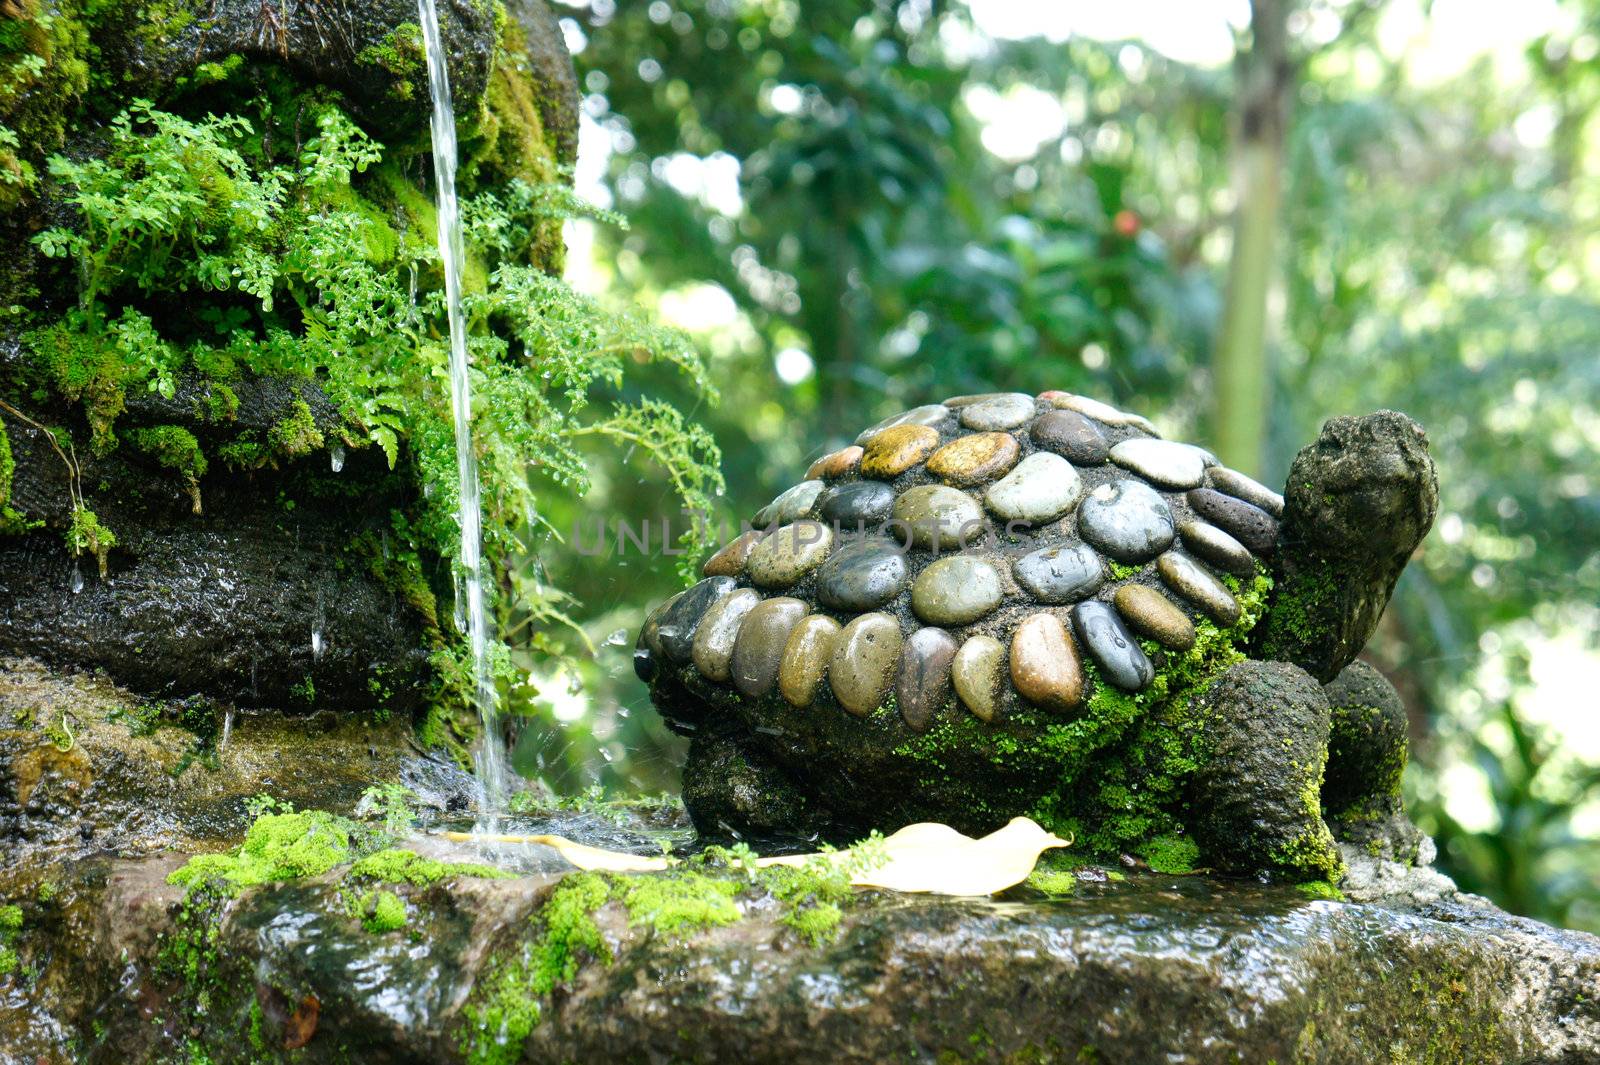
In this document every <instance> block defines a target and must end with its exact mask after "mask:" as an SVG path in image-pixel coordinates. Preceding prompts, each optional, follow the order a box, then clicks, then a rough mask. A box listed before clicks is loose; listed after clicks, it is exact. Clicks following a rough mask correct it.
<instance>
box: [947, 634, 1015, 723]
mask: <svg viewBox="0 0 1600 1065" xmlns="http://www.w3.org/2000/svg"><path fill="white" fill-rule="evenodd" d="M1005 664H1006V648H1005V644H1003V643H1001V642H1000V641H999V640H997V639H995V638H994V637H993V636H983V635H979V636H974V637H972V638H971V639H969V640H967V642H966V643H964V644H962V645H961V650H959V651H957V652H956V657H955V659H954V661H952V662H951V663H950V680H951V682H952V683H953V684H954V685H955V689H956V695H957V696H958V697H959V698H960V699H961V701H962V702H963V703H965V704H966V707H967V709H968V710H971V711H972V713H973V716H975V717H976V718H977V719H978V720H979V721H984V722H992V721H994V720H996V719H997V718H998V717H999V716H1000V707H1001V705H1002V703H1001V698H1002V694H1001V688H1000V683H1001V680H1002V679H1003V671H1004V670H1005Z"/></svg>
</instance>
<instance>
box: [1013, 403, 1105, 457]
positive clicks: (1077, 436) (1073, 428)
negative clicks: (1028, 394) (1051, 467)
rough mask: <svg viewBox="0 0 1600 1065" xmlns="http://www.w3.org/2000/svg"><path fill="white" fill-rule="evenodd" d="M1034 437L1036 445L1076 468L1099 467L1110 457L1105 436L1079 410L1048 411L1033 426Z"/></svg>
mask: <svg viewBox="0 0 1600 1065" xmlns="http://www.w3.org/2000/svg"><path fill="white" fill-rule="evenodd" d="M1031 434H1032V437H1033V442H1034V445H1035V446H1037V447H1041V448H1044V449H1045V450H1047V451H1053V452H1055V453H1056V454H1057V455H1060V456H1061V457H1062V458H1064V459H1066V460H1067V461H1069V462H1071V463H1073V464H1074V465H1078V466H1098V465H1100V464H1101V463H1102V462H1104V461H1106V459H1107V458H1108V457H1109V456H1110V448H1109V447H1108V446H1107V444H1106V436H1105V434H1104V433H1103V432H1101V431H1100V429H1099V428H1098V427H1097V426H1096V425H1095V424H1094V423H1093V422H1091V421H1090V420H1089V419H1088V418H1085V417H1084V416H1083V415H1081V414H1079V413H1077V412H1076V411H1070V410H1053V411H1047V412H1046V413H1044V414H1042V415H1040V416H1039V419H1038V421H1036V422H1034V423H1033V428H1032V430H1031Z"/></svg>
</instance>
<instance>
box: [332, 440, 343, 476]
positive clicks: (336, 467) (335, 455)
mask: <svg viewBox="0 0 1600 1065" xmlns="http://www.w3.org/2000/svg"><path fill="white" fill-rule="evenodd" d="M328 454H329V457H330V459H331V460H332V465H333V472H334V473H338V472H340V471H341V470H343V469H344V445H343V444H335V445H333V450H332V451H330V452H329V453H328Z"/></svg>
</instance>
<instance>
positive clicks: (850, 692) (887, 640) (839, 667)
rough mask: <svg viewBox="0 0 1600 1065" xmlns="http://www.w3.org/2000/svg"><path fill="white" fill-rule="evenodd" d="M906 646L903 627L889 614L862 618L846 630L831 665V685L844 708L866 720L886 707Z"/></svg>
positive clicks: (862, 616)
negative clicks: (904, 644)
mask: <svg viewBox="0 0 1600 1065" xmlns="http://www.w3.org/2000/svg"><path fill="white" fill-rule="evenodd" d="M902 642H903V641H902V639H901V636H900V623H899V622H898V621H896V620H895V619H894V618H892V617H890V616H889V615H888V614H862V615H861V616H860V617H858V618H854V619H852V620H851V622H850V624H848V625H846V626H845V627H844V630H843V631H842V632H840V633H839V638H838V640H837V641H835V643H834V648H833V658H832V659H831V660H830V661H829V663H828V684H829V686H830V687H832V689H833V695H834V698H836V699H838V700H839V705H840V706H842V707H844V708H845V710H847V711H848V712H850V713H852V714H855V715H856V716H857V717H865V716H866V715H867V714H870V713H872V711H874V710H876V709H877V708H878V707H879V706H880V705H881V704H882V703H883V700H884V697H885V696H886V695H888V694H889V686H890V684H891V683H893V681H894V676H895V671H896V669H897V668H898V667H899V664H900V645H901V643H902Z"/></svg>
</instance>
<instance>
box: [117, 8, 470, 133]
mask: <svg viewBox="0 0 1600 1065" xmlns="http://www.w3.org/2000/svg"><path fill="white" fill-rule="evenodd" d="M127 10H128V14H129V16H131V17H129V18H127V19H126V20H125V21H119V22H113V23H111V24H110V25H106V26H102V27H101V28H100V30H99V41H98V42H97V43H98V44H99V45H100V47H101V50H102V56H103V62H104V63H105V64H106V65H107V66H108V67H110V68H111V70H112V71H113V72H116V73H120V74H122V75H123V76H124V77H125V78H128V79H130V80H136V81H138V82H140V83H142V84H144V85H145V86H146V87H147V88H146V91H147V92H148V91H151V90H156V91H159V90H160V89H161V88H164V87H165V86H167V85H169V84H170V83H171V82H173V81H175V80H176V79H178V78H181V77H184V76H186V75H188V74H190V73H192V72H193V71H194V69H195V68H196V67H198V66H199V65H201V64H202V63H215V62H220V61H222V60H224V59H226V58H227V57H228V56H230V55H241V56H244V57H245V58H246V59H248V60H251V61H254V62H268V63H282V64H283V65H284V66H286V67H287V68H288V69H289V70H290V71H291V72H292V73H293V74H294V75H295V77H296V78H299V79H301V80H304V81H310V82H322V83H325V84H328V85H332V86H334V87H336V88H338V89H340V90H341V91H342V92H344V93H345V94H346V95H347V96H348V97H349V98H350V100H351V101H352V103H354V104H355V105H356V108H357V115H358V117H359V118H360V119H361V120H362V122H363V124H365V125H368V126H369V127H370V128H372V129H373V131H374V132H375V133H377V134H378V136H379V139H380V140H384V141H390V140H391V139H392V138H397V137H398V138H401V139H405V140H411V139H415V138H416V137H418V136H419V135H422V134H423V131H425V130H426V128H427V125H428V110H427V109H428V92H427V75H426V74H425V73H424V74H423V75H422V84H421V85H420V86H418V85H416V84H415V83H414V81H415V79H414V77H413V75H414V73H415V68H412V67H410V66H408V65H402V64H401V63H399V62H397V61H396V53H399V54H400V55H405V54H406V53H407V52H409V51H412V50H414V49H415V48H416V47H417V46H419V45H420V43H421V37H420V36H419V35H418V33H417V5H416V3H415V2H414V0H361V2H360V3H351V2H348V0H343V2H335V3H262V2H261V0H203V2H202V0H178V2H177V3H169V4H167V5H164V7H163V9H162V10H163V12H164V14H165V15H166V23H165V24H164V25H163V24H161V23H160V22H156V23H155V24H152V20H151V19H150V18H149V17H148V14H147V13H146V12H145V11H144V10H143V9H141V8H138V7H133V6H129V8H128V9H127ZM139 15H145V17H143V18H141V17H138V16H139ZM438 16H439V32H440V35H441V37H442V38H443V41H444V46H445V52H446V53H447V55H448V63H449V67H450V89H451V93H452V95H453V96H454V97H455V100H456V112H457V113H458V114H469V113H470V112H471V109H472V108H473V107H475V106H477V103H478V100H479V99H480V98H481V97H482V95H483V92H484V89H485V87H486V86H487V84H488V81H489V71H490V67H491V64H492V63H493V60H494V47H495V20H494V5H493V4H492V3H491V2H490V0H454V2H441V3H439V4H438Z"/></svg>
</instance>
